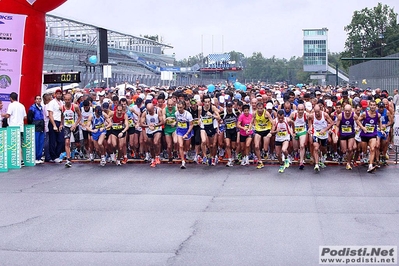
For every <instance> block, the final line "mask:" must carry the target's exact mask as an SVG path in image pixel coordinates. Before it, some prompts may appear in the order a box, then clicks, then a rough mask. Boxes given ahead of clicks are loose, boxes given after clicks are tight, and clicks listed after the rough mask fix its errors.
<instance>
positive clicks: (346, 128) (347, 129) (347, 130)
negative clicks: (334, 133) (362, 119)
mask: <svg viewBox="0 0 399 266" xmlns="http://www.w3.org/2000/svg"><path fill="white" fill-rule="evenodd" d="M341 130H342V133H352V132H353V130H352V127H351V126H346V125H345V126H342V127H341Z"/></svg>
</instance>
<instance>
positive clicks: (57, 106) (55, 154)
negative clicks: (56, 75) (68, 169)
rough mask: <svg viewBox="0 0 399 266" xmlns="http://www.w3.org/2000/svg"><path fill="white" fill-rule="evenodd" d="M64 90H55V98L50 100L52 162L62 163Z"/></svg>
mask: <svg viewBox="0 0 399 266" xmlns="http://www.w3.org/2000/svg"><path fill="white" fill-rule="evenodd" d="M63 105H64V104H63V102H62V90H61V89H57V90H56V91H55V98H54V99H53V100H51V101H50V103H49V105H48V109H47V111H48V115H49V123H48V127H49V149H50V157H51V160H50V162H52V161H53V162H56V163H60V162H61V161H62V160H61V159H60V158H59V156H60V154H61V152H62V151H63V149H64V141H65V140H64V130H63V125H62V124H61V113H62V106H63Z"/></svg>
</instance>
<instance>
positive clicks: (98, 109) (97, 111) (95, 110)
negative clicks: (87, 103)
mask: <svg viewBox="0 0 399 266" xmlns="http://www.w3.org/2000/svg"><path fill="white" fill-rule="evenodd" d="M104 104H105V103H104ZM104 104H103V106H104ZM102 111H103V110H102V109H101V106H96V108H94V112H95V113H101V112H102Z"/></svg>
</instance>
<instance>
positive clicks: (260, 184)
mask: <svg viewBox="0 0 399 266" xmlns="http://www.w3.org/2000/svg"><path fill="white" fill-rule="evenodd" d="M398 169H399V166H396V165H390V166H388V167H385V168H383V169H380V170H378V171H377V172H375V173H374V174H367V173H366V168H365V167H360V168H355V169H354V170H353V171H347V170H345V169H344V166H329V167H327V168H326V169H323V170H322V171H321V172H320V173H319V174H315V173H314V172H313V169H312V168H311V167H307V168H306V169H305V170H304V171H300V170H298V168H297V166H295V167H294V166H293V167H290V168H289V169H287V170H286V172H285V173H283V174H279V173H277V171H278V166H266V167H265V168H264V169H262V170H257V169H255V167H254V166H246V167H241V166H235V167H233V168H226V167H225V166H222V165H218V166H216V167H209V166H202V165H193V164H189V165H188V169H186V170H181V169H179V165H177V164H176V165H167V164H162V165H160V166H157V167H156V168H155V169H152V168H150V167H149V166H148V165H145V164H134V165H133V164H130V165H125V166H121V167H117V166H115V165H107V166H106V167H104V168H101V167H99V166H98V165H97V164H96V165H93V164H74V165H73V167H72V168H70V169H65V168H64V166H63V165H55V164H46V165H40V166H36V167H25V168H23V169H21V170H13V171H10V172H9V173H6V174H0V265H30V266H31V265H68V266H69V265H102V266H104V265H185V266H186V265H318V258H319V254H318V252H319V246H320V245H395V246H398V245H399V227H398V225H399V175H398V174H397V173H398Z"/></svg>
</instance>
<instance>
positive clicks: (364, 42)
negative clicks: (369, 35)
mask: <svg viewBox="0 0 399 266" xmlns="http://www.w3.org/2000/svg"><path fill="white" fill-rule="evenodd" d="M360 36H361V45H362V57H363V58H365V57H366V54H367V51H366V47H367V46H366V31H365V30H364V29H362V30H361V31H360Z"/></svg>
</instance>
